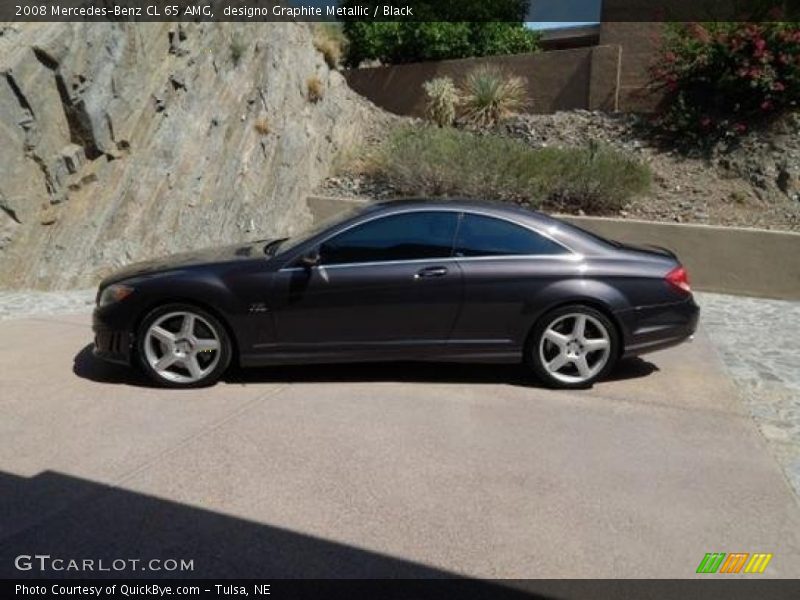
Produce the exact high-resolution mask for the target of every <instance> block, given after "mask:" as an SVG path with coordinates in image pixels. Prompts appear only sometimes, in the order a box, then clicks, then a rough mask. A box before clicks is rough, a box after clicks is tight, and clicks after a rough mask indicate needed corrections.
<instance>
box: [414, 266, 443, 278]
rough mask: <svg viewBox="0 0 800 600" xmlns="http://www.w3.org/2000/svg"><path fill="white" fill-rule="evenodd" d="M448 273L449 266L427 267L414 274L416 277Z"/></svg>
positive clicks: (439, 275)
mask: <svg viewBox="0 0 800 600" xmlns="http://www.w3.org/2000/svg"><path fill="white" fill-rule="evenodd" d="M445 275H447V267H425V268H424V269H421V270H419V271H417V272H416V273H415V274H414V279H422V278H423V277H426V278H427V277H444V276H445Z"/></svg>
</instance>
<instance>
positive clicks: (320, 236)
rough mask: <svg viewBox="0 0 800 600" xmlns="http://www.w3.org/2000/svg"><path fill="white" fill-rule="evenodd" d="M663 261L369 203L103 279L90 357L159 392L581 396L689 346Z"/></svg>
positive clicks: (680, 302)
mask: <svg viewBox="0 0 800 600" xmlns="http://www.w3.org/2000/svg"><path fill="white" fill-rule="evenodd" d="M697 319H698V307H697V305H696V304H695V302H694V300H693V298H692V294H691V292H690V289H689V283H688V279H687V275H686V271H685V270H684V268H683V267H682V266H681V264H680V263H679V262H678V259H677V258H676V257H675V255H674V254H672V253H671V252H669V251H667V250H663V249H660V248H650V247H634V246H629V245H625V244H621V243H618V242H613V241H609V240H606V239H603V238H600V237H597V236H595V235H592V234H590V233H587V232H585V231H583V230H581V229H579V228H577V227H574V226H572V225H569V224H567V223H564V222H562V221H559V220H557V219H554V218H551V217H548V216H545V215H543V214H540V213H536V212H533V211H529V210H524V209H521V208H516V207H513V206H510V205H507V204H494V203H485V202H476V201H429V200H402V201H393V202H386V203H379V204H371V205H368V206H365V207H364V208H362V209H359V210H356V211H354V212H351V213H349V214H347V215H344V216H342V217H341V218H340V219H338V220H337V221H336V222H335V223H332V224H326V225H324V226H321V227H317V228H315V229H313V230H312V231H310V232H308V233H306V234H305V235H302V236H299V237H297V238H284V239H275V240H270V241H260V242H254V243H248V244H240V245H236V246H231V247H226V248H218V249H212V250H206V251H201V252H194V253H188V254H181V255H176V256H173V257H169V258H166V259H162V260H156V261H151V262H146V263H140V264H136V265H132V266H130V267H128V268H126V269H124V270H122V271H119V272H118V273H115V274H114V275H112V276H110V277H108V278H106V279H105V280H104V281H103V282H102V283H101V284H100V289H99V290H98V294H97V308H96V309H95V312H94V331H95V334H96V337H95V353H96V354H97V355H98V356H101V357H103V358H106V359H109V360H113V361H118V362H124V363H128V364H130V363H138V364H139V365H141V367H142V368H143V369H144V370H145V371H146V372H147V374H148V375H149V376H150V377H151V378H152V379H153V380H154V381H155V382H157V383H159V384H162V385H167V386H173V387H191V386H200V385H207V384H211V383H213V382H215V381H216V380H217V379H218V378H219V377H220V376H221V375H222V374H223V373H224V372H225V370H226V369H227V368H228V366H229V364H230V363H231V361H235V362H236V363H238V364H240V365H242V366H250V365H276V364H286V363H309V362H346V361H386V360H399V359H402V360H435V361H472V362H519V363H522V364H524V365H525V367H526V368H528V369H530V370H531V371H532V372H533V373H535V374H536V375H537V376H538V378H539V379H540V380H541V381H542V382H544V383H545V384H547V385H550V386H553V387H560V388H578V387H587V386H589V385H591V384H592V383H594V382H595V381H597V380H598V379H599V378H601V377H603V376H604V375H605V374H607V373H608V372H609V371H610V370H611V369H612V367H613V366H614V363H615V362H616V361H617V359H618V358H620V357H621V356H632V355H637V354H642V353H645V352H650V351H653V350H658V349H661V348H665V347H667V346H671V345H674V344H677V343H679V342H681V341H683V340H685V339H687V338H688V337H690V336H691V335H692V333H693V332H694V330H695V327H696V325H697Z"/></svg>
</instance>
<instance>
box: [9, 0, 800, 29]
mask: <svg viewBox="0 0 800 600" xmlns="http://www.w3.org/2000/svg"><path fill="white" fill-rule="evenodd" d="M333 20H359V21H417V22H425V21H459V22H463V21H471V22H498V21H517V22H518V21H527V22H542V21H546V22H554V23H558V22H563V23H565V24H566V23H570V24H574V23H593V22H598V21H621V22H624V21H627V22H652V21H795V20H800V0H530V1H528V0H436V1H434V0H428V1H414V0H408V1H406V2H403V1H397V0H390V1H380V0H379V1H370V0H283V1H277V0H0V21H8V22H14V21H90V22H91V21H136V22H138V21H141V22H146V21H161V22H170V21H175V22H202V21H206V22H213V21H242V22H248V21H249V22H280V21H284V22H285V21H297V22H302V21H333Z"/></svg>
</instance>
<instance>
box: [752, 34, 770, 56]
mask: <svg viewBox="0 0 800 600" xmlns="http://www.w3.org/2000/svg"><path fill="white" fill-rule="evenodd" d="M753 45H754V46H755V48H756V49H755V52H753V58H761V57H763V56H764V55H765V54H766V53H767V41H766V40H765V39H764V38H758V39H757V40H755V42H753Z"/></svg>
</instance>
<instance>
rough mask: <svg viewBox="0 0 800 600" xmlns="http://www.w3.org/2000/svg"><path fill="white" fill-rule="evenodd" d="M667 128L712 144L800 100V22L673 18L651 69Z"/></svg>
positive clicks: (658, 121)
mask: <svg viewBox="0 0 800 600" xmlns="http://www.w3.org/2000/svg"><path fill="white" fill-rule="evenodd" d="M652 76H653V80H654V82H655V83H656V85H657V86H658V87H660V89H662V90H663V91H664V92H665V94H666V100H665V103H664V108H663V110H662V111H661V114H660V115H658V117H657V119H656V120H655V125H656V127H657V129H658V130H660V131H661V132H662V133H665V134H668V135H671V136H674V137H675V138H678V139H683V140H684V141H688V142H689V143H690V144H693V145H701V146H702V145H707V144H709V143H714V142H716V141H717V140H719V139H720V138H724V137H735V136H737V135H740V134H742V133H745V132H746V131H748V129H749V128H751V127H752V126H754V125H758V124H759V123H761V122H764V121H767V120H769V119H771V118H773V117H776V116H779V115H780V114H782V113H785V112H786V111H787V110H793V109H796V108H797V107H798V104H800V28H798V24H797V23H780V22H773V23H675V24H671V25H670V26H669V27H667V30H666V34H665V38H664V43H663V47H662V50H661V54H660V57H659V59H658V61H657V63H656V64H655V65H654V66H653V68H652Z"/></svg>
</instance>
